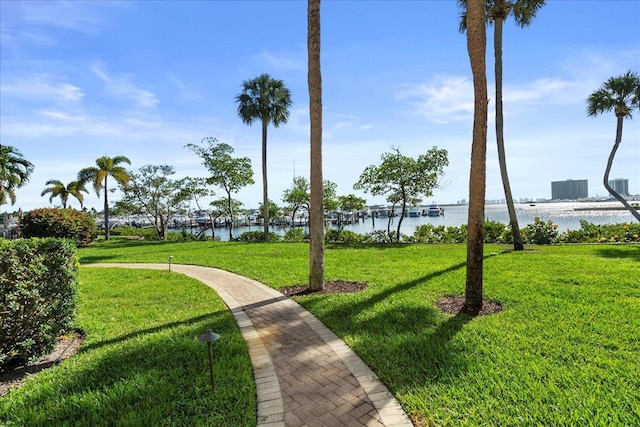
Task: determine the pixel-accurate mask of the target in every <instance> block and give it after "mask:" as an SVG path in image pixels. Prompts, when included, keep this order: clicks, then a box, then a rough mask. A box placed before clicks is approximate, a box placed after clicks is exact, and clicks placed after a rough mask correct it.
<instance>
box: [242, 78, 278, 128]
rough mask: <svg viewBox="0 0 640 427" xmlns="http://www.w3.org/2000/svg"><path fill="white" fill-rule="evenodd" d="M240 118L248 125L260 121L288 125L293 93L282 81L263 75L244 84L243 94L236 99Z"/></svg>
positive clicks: (275, 124) (276, 125) (274, 124)
mask: <svg viewBox="0 0 640 427" xmlns="http://www.w3.org/2000/svg"><path fill="white" fill-rule="evenodd" d="M236 102H237V103H238V116H239V117H240V119H242V122H243V123H245V124H248V125H251V124H253V121H254V120H256V119H260V120H262V121H266V122H267V123H273V126H275V127H278V126H280V123H287V120H288V119H289V107H290V106H291V92H290V91H289V89H287V88H286V87H285V85H284V82H283V81H282V80H277V79H272V78H271V76H270V75H269V74H262V75H260V76H259V77H256V78H255V79H253V80H246V81H244V82H242V93H240V94H239V95H238V96H237V97H236Z"/></svg>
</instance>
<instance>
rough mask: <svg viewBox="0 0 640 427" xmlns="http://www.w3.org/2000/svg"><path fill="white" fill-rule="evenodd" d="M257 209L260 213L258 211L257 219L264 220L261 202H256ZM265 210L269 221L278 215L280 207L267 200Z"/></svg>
mask: <svg viewBox="0 0 640 427" xmlns="http://www.w3.org/2000/svg"><path fill="white" fill-rule="evenodd" d="M258 210H259V211H260V213H258V219H262V220H263V221H264V213H263V212H265V209H264V206H263V205H262V203H259V204H258ZM266 212H267V218H269V221H271V220H272V219H273V218H276V217H277V216H278V214H279V213H280V208H279V207H278V205H276V204H275V203H274V202H272V201H271V200H269V205H268V210H267V211H266Z"/></svg>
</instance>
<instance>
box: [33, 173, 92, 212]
mask: <svg viewBox="0 0 640 427" xmlns="http://www.w3.org/2000/svg"><path fill="white" fill-rule="evenodd" d="M46 185H49V187H47V188H45V189H44V190H43V191H42V193H41V194H40V195H41V196H44V195H46V194H49V195H50V196H49V203H51V202H52V201H53V199H54V198H56V197H60V201H61V202H62V207H63V208H65V209H66V208H67V202H68V201H69V196H73V197H75V198H76V199H77V200H78V201H79V202H80V209H82V207H83V205H84V195H83V194H82V192H85V193H88V192H89V191H88V190H87V189H86V187H85V184H84V183H83V182H80V181H71V182H70V183H68V184H67V185H66V186H65V185H64V184H63V183H62V181H60V180H57V179H50V180H49V181H47V182H46Z"/></svg>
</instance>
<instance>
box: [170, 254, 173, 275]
mask: <svg viewBox="0 0 640 427" xmlns="http://www.w3.org/2000/svg"><path fill="white" fill-rule="evenodd" d="M172 259H173V255H169V271H171V260H172Z"/></svg>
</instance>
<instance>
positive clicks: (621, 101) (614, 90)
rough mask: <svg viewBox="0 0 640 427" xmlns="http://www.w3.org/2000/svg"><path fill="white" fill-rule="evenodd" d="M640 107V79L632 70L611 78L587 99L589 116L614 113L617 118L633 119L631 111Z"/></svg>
mask: <svg viewBox="0 0 640 427" xmlns="http://www.w3.org/2000/svg"><path fill="white" fill-rule="evenodd" d="M638 107H640V77H639V76H638V73H634V72H632V71H631V70H629V71H627V72H626V73H625V74H623V75H622V76H618V77H611V78H610V79H609V80H607V81H606V82H605V83H604V84H603V85H602V87H600V89H598V90H596V91H595V92H593V93H592V94H591V95H589V97H588V98H587V115H589V116H597V115H599V114H602V113H605V112H609V111H612V110H613V111H614V112H615V114H616V117H622V118H625V117H629V118H632V115H631V111H632V110H633V109H634V108H638Z"/></svg>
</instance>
